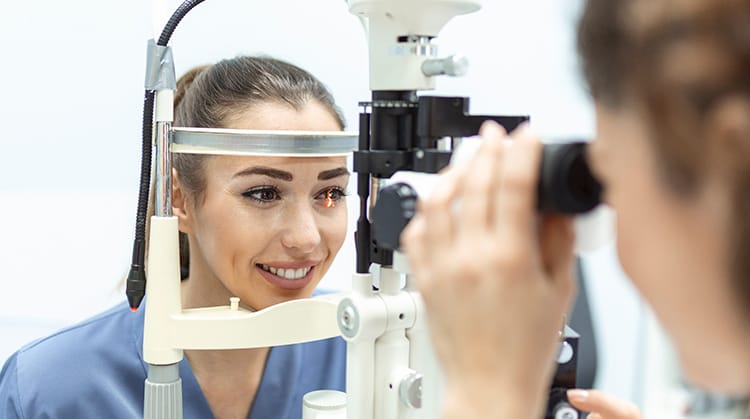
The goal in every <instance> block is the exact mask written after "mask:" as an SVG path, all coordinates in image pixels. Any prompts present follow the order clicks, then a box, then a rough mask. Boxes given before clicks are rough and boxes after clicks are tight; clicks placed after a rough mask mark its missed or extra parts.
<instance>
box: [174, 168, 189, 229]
mask: <svg viewBox="0 0 750 419" xmlns="http://www.w3.org/2000/svg"><path fill="white" fill-rule="evenodd" d="M172 214H174V216H175V217H177V220H178V221H179V229H180V231H181V232H183V233H191V232H192V223H193V211H192V206H191V200H190V199H189V192H188V191H187V189H186V188H185V187H184V186H183V185H182V184H181V182H180V176H179V173H178V172H177V169H174V168H172Z"/></svg>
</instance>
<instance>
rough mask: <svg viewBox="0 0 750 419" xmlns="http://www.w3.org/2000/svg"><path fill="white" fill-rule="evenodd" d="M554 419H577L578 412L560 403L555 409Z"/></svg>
mask: <svg viewBox="0 0 750 419" xmlns="http://www.w3.org/2000/svg"><path fill="white" fill-rule="evenodd" d="M555 419H578V411H577V410H575V409H573V407H572V406H570V405H569V404H567V403H560V404H559V405H557V407H556V408H555Z"/></svg>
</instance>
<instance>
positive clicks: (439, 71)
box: [422, 55, 469, 77]
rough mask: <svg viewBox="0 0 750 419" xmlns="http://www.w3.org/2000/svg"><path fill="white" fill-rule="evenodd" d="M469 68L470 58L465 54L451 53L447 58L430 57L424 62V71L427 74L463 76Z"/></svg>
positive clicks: (429, 75)
mask: <svg viewBox="0 0 750 419" xmlns="http://www.w3.org/2000/svg"><path fill="white" fill-rule="evenodd" d="M468 70H469V60H468V59H467V58H466V57H464V56H463V55H451V56H450V57H447V58H441V59H430V60H424V61H423V62H422V73H423V74H424V75H425V76H428V77H431V76H440V75H443V74H445V75H447V76H453V77H458V76H463V75H465V74H466V72H467V71H468Z"/></svg>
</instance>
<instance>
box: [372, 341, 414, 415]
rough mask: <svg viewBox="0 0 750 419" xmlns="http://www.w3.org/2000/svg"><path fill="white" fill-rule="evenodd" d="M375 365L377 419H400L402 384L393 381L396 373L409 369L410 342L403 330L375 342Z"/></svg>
mask: <svg viewBox="0 0 750 419" xmlns="http://www.w3.org/2000/svg"><path fill="white" fill-rule="evenodd" d="M375 365H376V366H377V368H376V369H375V419H399V418H400V415H399V411H400V410H401V409H400V408H401V406H402V405H403V403H401V401H400V400H399V384H400V383H399V382H393V381H392V380H393V378H394V371H404V370H406V369H408V368H409V341H408V340H407V339H406V335H405V332H404V330H403V329H400V330H399V329H396V330H393V331H390V332H386V333H384V334H383V336H381V337H380V338H378V339H377V340H376V341H375ZM403 407H406V406H405V405H403Z"/></svg>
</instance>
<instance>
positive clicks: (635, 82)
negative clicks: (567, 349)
mask: <svg viewBox="0 0 750 419" xmlns="http://www.w3.org/2000/svg"><path fill="white" fill-rule="evenodd" d="M579 49H580V51H581V55H582V61H583V68H584V72H585V74H586V77H587V79H588V83H589V87H590V89H591V93H592V95H593V97H594V101H595V104H596V111H597V130H598V134H597V140H596V141H595V142H594V143H593V145H592V147H590V151H591V153H590V157H591V160H592V166H593V168H594V171H595V172H596V173H597V175H598V176H599V177H600V178H601V179H602V180H603V183H604V184H605V188H606V191H607V192H606V199H607V200H608V202H609V203H610V204H611V205H612V206H613V207H614V208H615V210H616V211H617V217H618V232H617V234H618V253H619V256H620V261H621V263H622V266H623V268H624V269H625V271H626V273H627V274H628V275H629V276H630V278H631V279H632V280H633V282H634V283H635V285H636V287H637V288H638V289H639V291H641V293H642V295H643V296H644V297H645V299H646V300H647V301H648V302H649V303H650V304H651V306H652V307H653V308H654V311H655V312H656V315H657V317H658V318H659V320H660V322H661V323H662V324H663V325H664V326H665V328H666V330H667V332H668V333H669V334H670V335H671V337H672V338H673V339H674V341H675V343H676V346H677V350H678V353H679V355H680V358H681V361H682V364H683V366H684V367H685V372H686V374H687V375H688V378H689V379H691V380H692V381H693V382H694V383H695V384H698V385H701V386H706V387H710V388H713V389H716V390H724V391H727V392H733V393H742V394H747V393H748V392H750V363H749V362H747V361H745V358H746V356H747V355H746V352H747V347H748V345H750V279H749V277H750V223H748V222H747V221H746V219H747V217H748V215H750V198H749V197H750V1H748V0H664V1H653V0H588V1H587V3H586V7H585V10H584V13H583V17H582V19H581V24H580V26H579ZM709 343H710V344H709ZM717 354H721V355H719V356H717ZM708 360H710V361H708ZM707 361H708V362H707Z"/></svg>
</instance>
